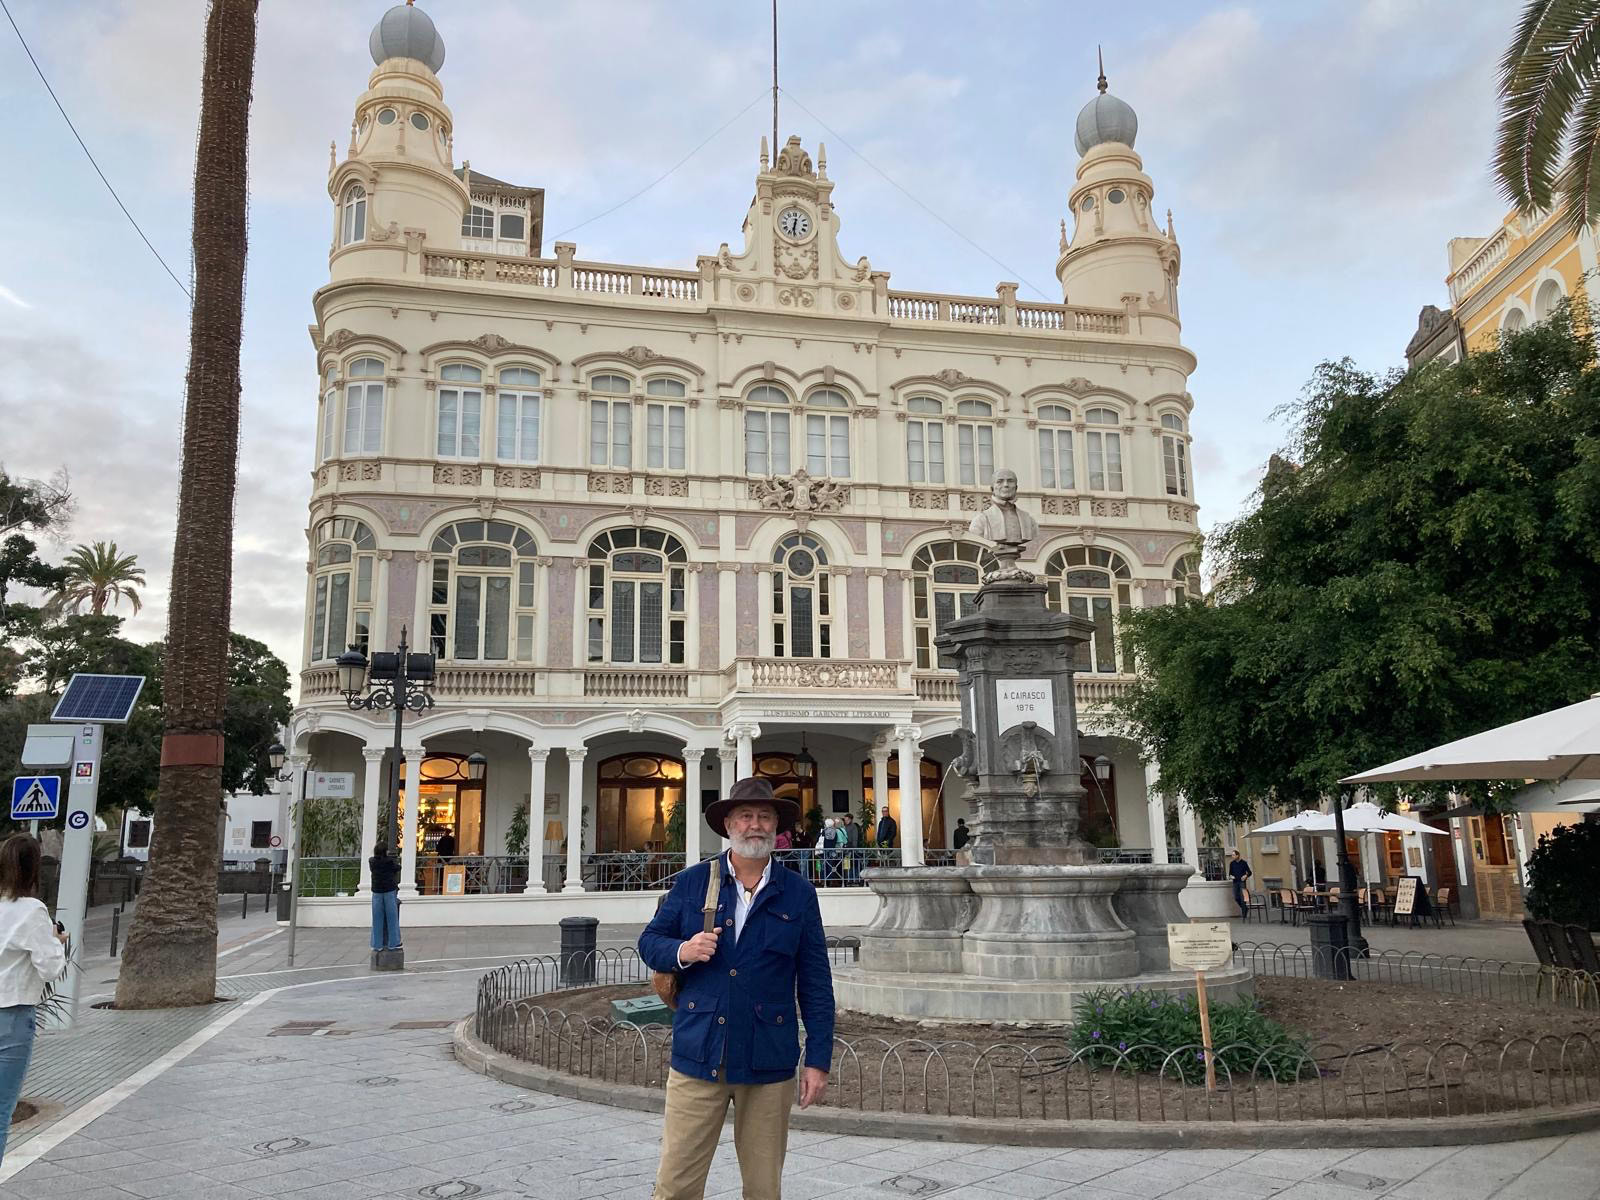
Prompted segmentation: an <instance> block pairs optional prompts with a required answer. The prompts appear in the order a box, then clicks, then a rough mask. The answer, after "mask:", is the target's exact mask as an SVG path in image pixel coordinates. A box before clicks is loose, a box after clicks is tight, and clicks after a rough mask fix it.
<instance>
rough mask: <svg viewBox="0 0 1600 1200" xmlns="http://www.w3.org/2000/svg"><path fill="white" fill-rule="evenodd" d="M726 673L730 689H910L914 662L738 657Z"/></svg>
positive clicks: (906, 690) (761, 690)
mask: <svg viewBox="0 0 1600 1200" xmlns="http://www.w3.org/2000/svg"><path fill="white" fill-rule="evenodd" d="M723 677H724V678H725V679H726V680H727V684H728V690H729V691H730V692H789V691H810V690H813V689H816V690H822V691H834V692H899V693H907V692H910V691H911V664H910V663H908V662H905V661H903V660H898V661H897V660H894V659H889V660H883V661H879V660H871V661H866V660H859V659H843V658H736V659H734V661H733V664H732V665H731V666H729V667H728V668H727V669H726V670H725V671H724V672H723Z"/></svg>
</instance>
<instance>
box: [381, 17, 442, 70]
mask: <svg viewBox="0 0 1600 1200" xmlns="http://www.w3.org/2000/svg"><path fill="white" fill-rule="evenodd" d="M367 48H368V49H369V50H371V51H372V61H373V62H375V63H382V62H386V61H387V60H389V59H391V58H414V59H416V60H417V61H418V62H420V63H422V64H423V65H424V66H425V67H427V68H428V70H430V71H432V72H433V73H434V74H438V72H439V68H440V67H442V66H444V39H443V38H442V37H440V36H439V31H438V30H437V29H435V28H434V26H433V18H432V17H430V16H428V14H427V13H425V12H423V11H422V10H421V9H420V8H417V7H415V6H414V5H413V4H411V3H410V0H407V2H406V3H405V4H397V5H395V6H394V7H393V8H391V9H390V10H389V11H388V12H386V13H384V14H383V16H381V17H380V18H378V23H377V24H376V25H374V26H373V27H372V37H371V38H369V39H368V41H367Z"/></svg>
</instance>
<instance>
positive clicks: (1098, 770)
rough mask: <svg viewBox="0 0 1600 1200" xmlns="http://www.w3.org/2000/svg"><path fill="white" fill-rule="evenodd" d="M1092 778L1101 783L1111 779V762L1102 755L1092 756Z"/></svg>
mask: <svg viewBox="0 0 1600 1200" xmlns="http://www.w3.org/2000/svg"><path fill="white" fill-rule="evenodd" d="M1094 777H1095V778H1096V779H1098V780H1099V781H1100V782H1101V783H1104V782H1105V781H1106V780H1108V779H1110V778H1111V760H1110V759H1109V758H1107V757H1106V756H1105V755H1104V754H1097V755H1095V756H1094Z"/></svg>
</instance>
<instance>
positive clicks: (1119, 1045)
mask: <svg viewBox="0 0 1600 1200" xmlns="http://www.w3.org/2000/svg"><path fill="white" fill-rule="evenodd" d="M1127 1048H1128V1043H1127V1042H1118V1043H1117V1049H1118V1050H1126V1049H1127Z"/></svg>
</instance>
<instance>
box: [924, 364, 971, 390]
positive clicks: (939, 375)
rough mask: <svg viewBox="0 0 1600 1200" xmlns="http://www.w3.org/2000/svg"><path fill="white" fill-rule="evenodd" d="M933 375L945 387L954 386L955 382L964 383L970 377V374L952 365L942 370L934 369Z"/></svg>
mask: <svg viewBox="0 0 1600 1200" xmlns="http://www.w3.org/2000/svg"><path fill="white" fill-rule="evenodd" d="M933 377H934V378H935V379H937V380H938V381H939V382H940V383H942V384H944V385H945V387H955V385H956V384H958V383H966V382H967V381H968V380H970V379H971V378H972V376H970V375H966V374H963V373H962V372H960V371H958V370H956V369H955V368H954V367H946V368H945V369H944V370H942V371H935V372H934V375H933Z"/></svg>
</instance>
